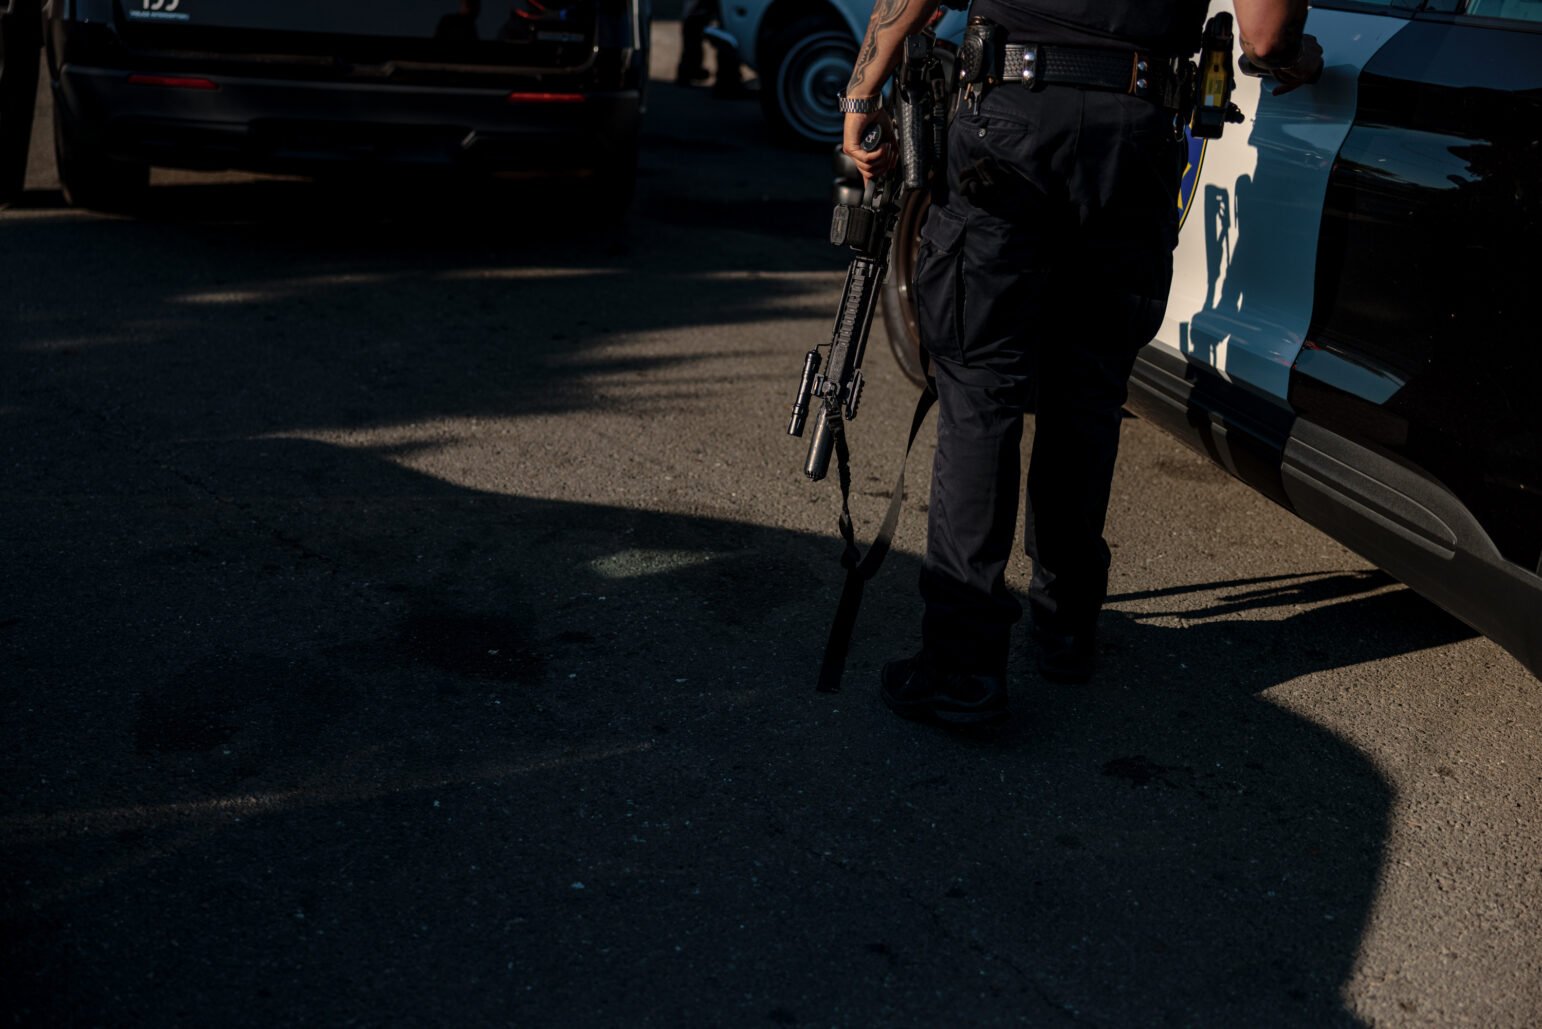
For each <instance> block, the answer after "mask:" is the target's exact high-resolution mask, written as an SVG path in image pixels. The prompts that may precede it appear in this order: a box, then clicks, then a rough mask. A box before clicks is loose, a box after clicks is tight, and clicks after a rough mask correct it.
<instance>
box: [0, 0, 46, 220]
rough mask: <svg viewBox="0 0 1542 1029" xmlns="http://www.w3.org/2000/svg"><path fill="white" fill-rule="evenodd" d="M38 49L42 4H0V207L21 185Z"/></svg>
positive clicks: (37, 0) (4, 0)
mask: <svg viewBox="0 0 1542 1029" xmlns="http://www.w3.org/2000/svg"><path fill="white" fill-rule="evenodd" d="M42 45H43V13H42V0H0V206H4V205H6V204H9V203H12V202H14V201H15V200H16V198H17V197H19V196H20V195H21V191H22V188H23V187H24V186H25V184H26V181H27V151H28V149H29V147H30V145H31V141H32V112H33V109H34V107H35V106H36V102H37V76H38V62H39V58H40V55H41V53H42Z"/></svg>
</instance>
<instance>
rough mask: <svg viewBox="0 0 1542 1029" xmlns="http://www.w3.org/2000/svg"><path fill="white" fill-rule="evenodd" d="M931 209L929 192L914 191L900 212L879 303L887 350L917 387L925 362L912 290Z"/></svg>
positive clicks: (921, 379)
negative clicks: (922, 238) (924, 225)
mask: <svg viewBox="0 0 1542 1029" xmlns="http://www.w3.org/2000/svg"><path fill="white" fill-rule="evenodd" d="M931 206H932V197H931V193H929V192H928V191H927V190H924V189H918V190H913V191H912V192H911V193H910V194H909V195H908V196H907V197H906V199H905V206H904V207H903V208H901V209H900V216H899V222H898V224H896V225H895V227H894V243H893V244H892V249H891V250H890V252H889V275H888V277H887V278H886V279H885V280H884V284H883V295H882V298H881V304H882V309H883V327H884V330H885V331H886V332H887V333H888V336H889V351H890V352H891V353H892V354H893V355H894V362H895V363H896V364H898V365H899V366H900V371H902V372H904V373H905V377H906V378H907V379H909V380H910V381H911V382H913V383H915V384H916V385H917V386H923V385H925V384H926V361H925V358H924V356H923V355H922V353H921V329H920V327H919V325H918V324H917V323H916V300H915V296H914V295H913V293H912V291H911V283H912V282H914V281H915V271H916V252H917V250H918V249H919V248H920V243H921V223H922V222H923V221H925V220H926V212H927V211H928V210H929V209H930V208H931Z"/></svg>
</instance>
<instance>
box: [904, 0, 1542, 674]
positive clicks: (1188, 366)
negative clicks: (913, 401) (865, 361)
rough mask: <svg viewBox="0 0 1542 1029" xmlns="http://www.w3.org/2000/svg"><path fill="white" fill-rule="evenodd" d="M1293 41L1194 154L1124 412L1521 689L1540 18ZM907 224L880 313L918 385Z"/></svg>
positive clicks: (1421, 22) (1357, 0) (1369, 24)
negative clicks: (1463, 636) (1294, 51)
mask: <svg viewBox="0 0 1542 1029" xmlns="http://www.w3.org/2000/svg"><path fill="white" fill-rule="evenodd" d="M1229 6H1230V5H1229V4H1214V5H1212V8H1211V9H1212V10H1213V11H1215V10H1222V9H1227V8H1229ZM1307 30H1308V31H1309V32H1311V33H1313V34H1314V35H1316V36H1317V37H1318V39H1319V40H1320V41H1321V42H1322V46H1323V51H1324V54H1325V57H1326V61H1327V67H1326V70H1325V72H1324V75H1323V78H1322V81H1321V82H1320V83H1319V84H1318V85H1316V86H1314V87H1311V88H1302V89H1298V90H1296V91H1294V92H1291V93H1289V94H1286V95H1284V96H1278V97H1276V96H1273V95H1271V94H1270V93H1269V86H1270V84H1269V83H1268V82H1267V80H1264V81H1262V82H1261V81H1260V80H1258V79H1252V78H1247V77H1239V79H1238V85H1237V92H1236V96H1235V100H1236V102H1237V103H1238V105H1239V106H1240V107H1241V108H1242V110H1243V112H1244V113H1245V114H1246V117H1247V120H1246V122H1245V123H1244V124H1242V125H1240V126H1231V127H1229V128H1228V130H1227V133H1226V135H1225V137H1224V138H1222V139H1219V140H1215V141H1208V142H1206V141H1199V140H1191V141H1190V145H1189V159H1188V168H1187V170H1186V172H1185V175H1184V178H1183V188H1182V193H1181V196H1180V197H1179V198H1178V204H1179V206H1180V208H1181V212H1180V216H1181V219H1182V229H1181V231H1180V233H1179V244H1178V249H1177V252H1176V254H1175V255H1174V260H1175V274H1174V278H1173V285H1172V291H1171V294H1170V296H1169V298H1168V304H1167V314H1166V320H1165V321H1164V322H1163V324H1162V327H1161V330H1160V331H1159V332H1158V334H1157V337H1156V340H1155V341H1154V342H1153V343H1152V344H1151V345H1150V346H1147V347H1146V348H1144V349H1143V350H1142V351H1141V354H1140V358H1139V361H1138V363H1137V365H1136V368H1135V373H1134V377H1133V379H1132V381H1131V389H1130V406H1131V407H1132V408H1134V409H1135V411H1136V412H1137V413H1139V414H1140V415H1142V416H1144V417H1145V418H1147V419H1149V420H1150V421H1152V422H1154V423H1156V424H1157V425H1160V426H1161V427H1163V428H1164V429H1166V430H1168V431H1169V432H1171V433H1173V434H1174V435H1176V436H1177V437H1179V438H1180V439H1182V440H1184V441H1186V442H1187V443H1189V444H1190V445H1192V446H1194V447H1195V448H1197V449H1198V450H1199V451H1200V452H1202V453H1204V454H1206V455H1208V456H1209V457H1211V458H1212V459H1214V460H1215V461H1216V462H1217V463H1218V464H1219V465H1220V466H1222V467H1223V468H1225V469H1226V470H1227V471H1229V472H1231V473H1232V474H1233V475H1235V476H1236V477H1238V478H1239V479H1241V480H1242V481H1244V482H1246V483H1248V484H1249V485H1250V486H1252V487H1254V488H1255V489H1257V490H1258V491H1260V492H1261V493H1263V494H1264V495H1265V496H1267V497H1269V498H1270V499H1272V500H1274V501H1276V502H1277V503H1279V504H1281V505H1283V506H1284V507H1286V508H1287V509H1289V510H1291V511H1293V512H1295V513H1296V514H1297V515H1299V516H1300V517H1302V518H1304V519H1305V520H1306V521H1308V522H1310V523H1311V524H1312V525H1315V526H1317V527H1318V528H1320V529H1322V530H1323V531H1325V532H1327V533H1328V534H1329V535H1331V536H1333V537H1334V538H1335V539H1337V540H1339V541H1340V542H1342V543H1343V544H1345V545H1346V546H1348V547H1350V548H1351V549H1353V550H1355V551H1356V552H1358V553H1360V554H1361V555H1363V556H1364V557H1366V558H1367V559H1369V560H1371V561H1373V562H1374V563H1376V564H1377V565H1379V566H1381V567H1382V568H1383V569H1385V570H1386V571H1388V572H1389V573H1391V574H1392V575H1394V576H1396V577H1397V578H1399V579H1401V580H1402V581H1403V582H1405V583H1407V584H1408V585H1409V586H1412V587H1413V588H1414V589H1416V590H1418V591H1419V592H1421V593H1423V594H1424V595H1425V596H1427V597H1429V598H1430V599H1431V600H1433V601H1435V602H1436V603H1438V604H1440V605H1441V606H1442V607H1444V608H1446V609H1447V610H1448V611H1450V612H1451V613H1452V614H1454V615H1456V616H1457V617H1459V618H1461V619H1463V620H1464V621H1466V622H1467V623H1469V624H1470V625H1472V626H1473V627H1475V628H1476V629H1478V630H1479V631H1481V632H1483V633H1485V634H1486V635H1488V636H1490V637H1491V638H1493V639H1494V640H1495V641H1496V642H1498V643H1499V644H1500V645H1501V646H1503V647H1505V648H1506V649H1507V650H1509V651H1510V652H1511V653H1512V654H1514V655H1515V656H1516V657H1517V658H1519V659H1520V660H1521V661H1522V662H1523V663H1524V664H1525V665H1526V666H1527V667H1528V668H1529V669H1531V671H1532V672H1533V673H1536V674H1539V675H1542V405H1539V404H1538V403H1537V401H1536V392H1537V388H1538V384H1539V383H1542V330H1539V329H1538V328H1537V325H1538V311H1537V307H1536V305H1537V303H1538V300H1537V298H1538V292H1537V288H1536V287H1537V265H1536V262H1535V260H1534V259H1533V258H1532V256H1531V255H1532V254H1533V253H1534V252H1533V251H1532V249H1531V247H1532V246H1534V245H1535V244H1536V243H1537V242H1538V241H1539V240H1542V0H1377V2H1372V0H1321V2H1318V3H1316V4H1314V5H1313V8H1312V10H1311V13H1310V16H1309V19H1308V23H1307ZM1239 56H1240V55H1239ZM923 206H924V205H923V203H922V202H920V199H919V198H918V199H917V202H915V203H913V204H912V205H911V206H910V208H909V209H907V211H906V212H905V220H904V223H903V224H902V225H901V228H900V231H899V233H898V234H897V236H896V245H895V251H894V260H895V266H894V267H893V268H892V270H891V274H890V279H889V286H888V295H887V297H886V302H885V306H884V313H885V317H886V324H887V328H888V330H889V337H890V341H891V345H892V347H893V349H894V352H895V356H896V358H897V359H898V361H899V363H900V365H901V366H902V367H903V368H904V369H906V371H907V372H908V373H909V374H910V375H911V376H912V377H913V378H916V379H918V381H919V377H920V375H921V365H920V359H919V352H918V349H917V334H916V328H915V318H914V313H913V306H912V303H911V299H910V297H909V295H908V286H907V284H908V282H909V281H910V271H911V269H912V267H913V264H914V258H915V232H916V230H917V229H918V228H919V225H920V221H921V217H922V215H923V210H922V207H923Z"/></svg>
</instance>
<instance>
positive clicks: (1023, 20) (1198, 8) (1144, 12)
mask: <svg viewBox="0 0 1542 1029" xmlns="http://www.w3.org/2000/svg"><path fill="white" fill-rule="evenodd" d="M1209 6H1210V4H1209V0H976V2H975V4H974V5H973V6H972V7H971V8H970V11H969V13H970V14H972V15H975V14H978V15H983V16H984V17H986V18H989V19H990V20H991V21H994V22H996V23H997V24H999V25H1004V26H1006V29H1007V32H1008V33H1009V34H1010V36H1011V37H1012V38H1013V39H1014V40H1018V39H1021V40H1024V41H1031V42H1034V43H1069V44H1073V45H1075V46H1102V47H1117V48H1119V49H1133V50H1146V51H1149V52H1152V53H1159V54H1169V55H1183V54H1192V53H1194V52H1195V51H1197V50H1198V49H1199V40H1200V35H1201V33H1202V32H1203V30H1204V22H1205V11H1206V9H1207V8H1208V7H1209Z"/></svg>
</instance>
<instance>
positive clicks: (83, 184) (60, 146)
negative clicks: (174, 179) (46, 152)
mask: <svg viewBox="0 0 1542 1029" xmlns="http://www.w3.org/2000/svg"><path fill="white" fill-rule="evenodd" d="M54 157H55V159H56V160H57V162H58V165H59V184H60V185H61V186H62V187H63V188H64V199H65V202H66V203H68V204H69V205H70V206H71V207H87V208H91V209H93V210H97V211H130V210H133V209H134V208H136V207H138V206H139V205H140V204H141V203H143V202H144V199H145V194H146V193H147V192H149V189H150V166H149V165H147V164H139V163H137V162H133V161H120V160H117V159H116V158H113V157H109V156H108V155H107V154H106V153H103V152H102V151H100V150H98V149H96V148H94V147H90V146H87V145H85V144H84V143H82V141H81V133H80V128H79V126H78V125H77V124H76V121H75V117H74V116H73V115H72V114H70V112H69V106H68V105H67V104H65V103H62V102H60V100H59V98H58V97H57V96H56V97H55V100H54Z"/></svg>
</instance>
